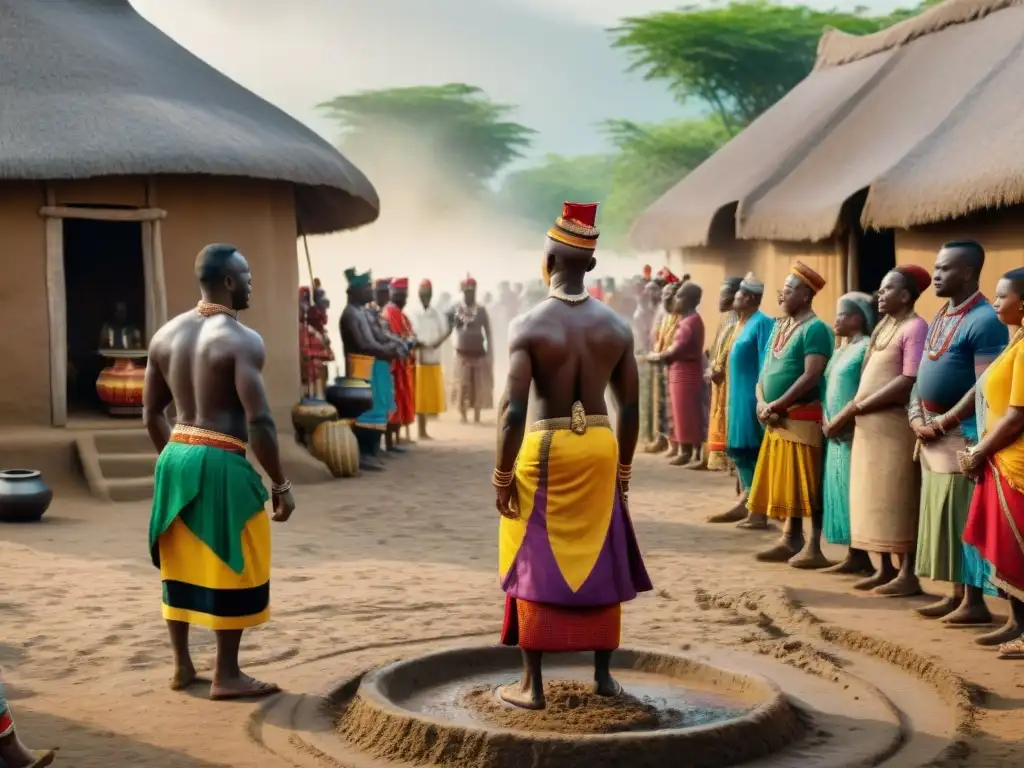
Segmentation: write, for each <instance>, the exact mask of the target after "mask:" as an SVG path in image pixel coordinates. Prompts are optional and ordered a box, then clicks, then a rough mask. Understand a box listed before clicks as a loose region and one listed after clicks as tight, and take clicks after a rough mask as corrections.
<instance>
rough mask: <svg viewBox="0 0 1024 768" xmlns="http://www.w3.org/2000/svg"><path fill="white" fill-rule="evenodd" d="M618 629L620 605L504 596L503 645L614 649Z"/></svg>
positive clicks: (550, 650)
mask: <svg viewBox="0 0 1024 768" xmlns="http://www.w3.org/2000/svg"><path fill="white" fill-rule="evenodd" d="M621 632H622V606H621V605H620V604H619V603H615V604H614V605H602V606H599V607H596V608H562V607H560V606H557V605H546V604H544V603H533V602H530V601H528V600H516V599H515V598H514V597H509V596H508V595H506V596H505V621H504V623H503V624H502V627H501V642H502V644H503V645H518V646H519V647H520V648H522V649H523V650H526V651H544V652H547V653H570V652H574V651H614V650H615V649H616V648H618V647H619V639H620V635H621Z"/></svg>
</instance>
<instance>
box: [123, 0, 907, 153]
mask: <svg viewBox="0 0 1024 768" xmlns="http://www.w3.org/2000/svg"><path fill="white" fill-rule="evenodd" d="M132 3H133V5H134V6H135V7H136V8H137V9H138V10H139V11H140V12H141V13H142V14H143V15H144V16H145V17H146V18H148V19H149V20H150V21H151V22H153V23H154V24H156V26H158V27H160V28H161V29H163V30H164V31H165V32H166V33H168V34H170V35H171V36H172V37H173V38H175V39H176V40H177V41H178V42H179V43H181V44H182V45H184V46H185V47H186V48H189V49H190V50H192V51H193V52H194V53H196V54H197V55H199V56H200V57H202V58H203V59H205V60H206V61H208V62H209V63H210V64H212V65H213V66H215V67H217V68H218V69H220V70H221V71H223V72H225V73H226V74H227V75H229V76H230V77H232V78H234V79H235V80H237V81H238V82H240V83H242V84H243V85H245V86H246V87H248V88H249V89H250V90H253V91H255V92H256V93H258V94H259V95H261V96H263V97H264V98H266V99H268V100H269V101H271V102H273V103H274V104H276V105H278V106H279V107H281V108H282V109H284V110H285V111H287V112H289V113H290V114H292V115H293V116H294V117H297V118H299V119H300V120H302V121H303V122H305V123H307V124H308V125H310V126H311V127H313V128H314V129H315V130H317V131H319V132H320V133H322V134H324V135H325V136H326V137H327V138H330V139H333V138H335V136H334V135H333V129H332V124H331V123H330V122H329V121H327V120H325V119H324V118H323V116H322V115H321V114H319V113H318V112H317V110H316V109H315V108H314V105H315V104H317V103H319V102H321V101H324V100H326V99H328V98H330V97H331V96H333V95H336V94H341V93H347V92H351V91H357V90H363V89H373V88H386V87H395V86H404V85H419V84H441V83H445V82H466V83H470V84H473V85H478V86H480V87H482V88H483V89H484V90H485V91H486V92H487V93H488V94H489V95H490V96H491V97H492V98H494V99H496V100H498V101H502V102H505V103H509V104H514V105H517V106H518V107H519V108H518V109H517V111H516V113H515V119H516V120H518V121H519V122H522V123H525V124H526V125H529V126H530V127H532V128H534V129H536V130H538V131H540V135H539V136H538V137H537V141H536V146H535V147H534V149H533V153H534V154H543V153H545V152H558V153H562V154H574V153H581V152H591V151H596V150H600V149H602V148H603V147H604V146H605V144H604V139H603V137H602V136H601V135H600V132H599V131H597V130H595V128H594V125H595V123H597V122H599V121H600V120H603V119H606V118H615V117H624V118H630V119H634V120H638V121H659V120H664V119H666V118H670V117H673V116H679V115H683V114H685V111H684V110H683V108H682V107H680V105H678V104H677V103H676V102H675V101H673V99H672V98H671V97H670V96H669V95H668V93H667V92H666V90H665V88H664V86H662V85H661V84H660V83H646V82H644V81H643V80H642V78H640V77H639V76H638V75H631V74H627V73H626V71H625V70H626V69H627V67H628V63H629V62H628V60H627V58H626V57H625V55H624V54H623V53H622V52H621V51H617V50H614V49H612V48H611V46H610V44H609V43H610V42H611V37H610V36H609V35H608V34H607V32H606V28H607V27H608V26H611V25H614V24H615V23H616V21H617V20H618V19H619V18H621V17H622V16H624V15H631V14H632V15H636V14H643V13H646V12H650V11H654V10H659V9H669V8H672V7H675V6H676V5H678V3H674V2H671V0H670V1H669V2H665V1H664V0H132ZM815 4H818V5H829V4H828V3H815ZM865 4H866V5H869V6H873V7H874V6H885V5H892V3H891V2H886V1H884V0H883V2H879V0H874V2H868V3H865ZM851 5H852V3H851ZM695 109H696V107H692V108H691V109H690V110H689V111H690V112H692V111H694V110H695Z"/></svg>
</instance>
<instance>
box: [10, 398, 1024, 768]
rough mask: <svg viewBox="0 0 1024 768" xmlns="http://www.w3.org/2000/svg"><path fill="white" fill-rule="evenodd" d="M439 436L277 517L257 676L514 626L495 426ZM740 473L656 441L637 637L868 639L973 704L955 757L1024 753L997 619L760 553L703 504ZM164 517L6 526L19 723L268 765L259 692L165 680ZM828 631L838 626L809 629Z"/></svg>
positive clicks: (203, 641)
mask: <svg viewBox="0 0 1024 768" xmlns="http://www.w3.org/2000/svg"><path fill="white" fill-rule="evenodd" d="M434 432H435V434H436V436H437V438H438V439H436V440H434V441H432V442H430V443H423V444H419V445H417V446H416V447H415V448H414V449H413V450H412V451H411V452H410V455H408V456H403V457H400V458H395V459H394V460H393V461H392V463H393V466H392V468H391V469H389V471H388V472H387V473H386V474H382V475H377V476H365V477H363V478H359V479H354V480H343V481H338V482H336V483H331V484H326V485H319V486H306V487H301V488H296V497H297V501H298V504H299V508H298V510H297V512H296V514H295V515H294V516H293V518H292V521H291V522H289V523H288V524H286V525H278V526H275V527H274V534H275V543H274V556H275V564H274V577H273V585H274V586H273V617H272V620H271V622H270V623H269V624H268V625H266V626H265V627H263V628H261V629H259V630H256V631H253V632H250V633H247V634H246V636H245V640H244V643H243V662H244V664H245V666H246V668H247V670H248V671H249V672H251V673H253V674H255V675H257V676H259V677H261V678H263V679H269V680H273V681H274V682H277V683H279V684H281V685H282V686H283V687H284V688H285V689H287V690H292V691H301V692H323V691H325V690H326V689H327V688H328V687H329V686H330V684H331V683H333V682H336V681H338V680H340V679H342V678H344V677H346V676H347V675H351V674H355V673H357V672H358V671H359V670H361V669H365V668H366V667H367V666H370V665H373V664H379V663H381V662H384V661H389V660H392V659H394V658H397V657H401V656H402V655H403V653H404V649H406V648H408V647H410V646H412V645H416V646H422V645H423V644H424V643H432V644H445V643H451V642H472V643H480V642H485V641H488V640H496V639H497V637H498V634H499V631H500V627H501V619H502V610H503V598H502V595H501V592H500V590H499V588H498V585H497V576H496V572H495V571H496V538H497V537H496V533H497V513H496V512H495V510H494V502H493V492H492V490H491V487H490V475H491V469H492V467H493V445H494V434H493V423H492V424H491V425H490V426H487V425H485V426H482V427H473V426H461V425H458V424H455V423H453V421H452V419H450V418H446V419H444V420H442V421H441V422H439V423H437V424H436V425H434ZM733 490H734V483H733V481H732V480H731V479H730V478H728V477H725V476H723V475H720V474H711V473H700V472H693V471H690V470H685V469H682V468H676V467H669V466H666V464H665V462H664V461H663V460H659V459H656V458H652V457H646V456H644V457H639V458H638V459H637V461H636V466H635V470H634V480H633V489H632V491H631V493H630V506H631V512H632V515H633V518H634V523H635V526H636V529H637V535H638V537H639V540H640V544H641V547H642V549H643V552H644V555H645V558H646V562H647V566H648V569H649V571H650V573H651V576H652V578H653V580H654V583H655V588H656V591H655V592H653V593H650V594H647V595H644V596H641V597H640V598H639V599H637V600H636V601H634V602H633V603H630V604H629V605H628V606H626V608H625V610H624V622H623V632H624V638H623V644H624V645H642V646H645V647H661V648H664V649H666V650H669V651H672V650H677V651H678V650H686V649H688V648H689V647H691V646H692V645H705V646H707V645H724V646H735V647H737V648H742V649H747V650H752V651H754V652H756V653H763V654H771V655H773V656H776V657H778V658H780V659H783V660H784V661H785V662H786V663H790V664H793V665H794V666H796V667H798V668H801V669H803V670H805V671H808V672H811V673H815V674H820V675H829V676H834V677H835V678H836V679H839V677H841V675H842V670H841V669H840V668H838V667H837V666H836V665H835V664H834V663H833V662H832V660H830V658H829V655H828V652H827V648H828V645H829V644H838V645H839V646H844V647H846V648H850V649H855V650H859V651H861V652H864V653H867V654H870V655H874V656H876V657H878V658H881V659H883V660H885V661H887V662H890V663H894V664H897V665H898V666H900V667H901V668H903V669H905V670H907V671H909V672H911V673H913V674H916V675H918V676H921V677H922V678H924V679H926V680H927V681H928V682H929V684H930V685H932V686H933V687H934V688H935V690H936V691H937V694H938V695H941V696H943V697H944V698H945V699H946V700H947V701H949V702H950V703H951V704H952V705H954V706H955V707H956V710H957V713H958V727H959V730H960V733H961V735H962V737H963V742H962V744H961V745H959V747H960V749H959V751H958V750H957V749H954V750H951V751H950V752H949V754H947V756H946V759H945V760H944V761H943V762H944V763H945V764H946V765H957V764H969V765H971V766H976V767H977V768H983V767H984V766H993V767H994V766H1005V765H1016V764H1024V743H1021V742H1020V741H1019V738H1020V717H1021V710H1022V708H1024V664H1020V663H1018V662H1012V661H1000V660H998V659H997V658H996V654H995V652H994V651H993V650H992V649H985V648H980V647H977V646H975V645H973V643H972V638H973V636H974V635H975V634H976V633H977V632H978V631H979V630H970V629H950V628H946V627H944V626H942V625H940V624H938V623H934V622H928V621H925V620H923V619H920V618H918V617H917V616H916V615H914V614H913V612H912V611H911V608H913V607H914V606H915V605H919V604H921V602H922V601H921V600H920V599H918V600H913V599H899V598H897V599H888V598H876V597H868V596H864V595H861V594H857V593H854V592H853V591H852V590H851V589H850V583H851V582H850V580H848V579H844V578H843V577H838V576H827V575H823V574H816V573H806V572H802V571H796V570H794V569H791V568H788V567H787V566H784V565H762V564H758V563H755V562H754V561H753V558H752V553H753V552H754V551H756V550H757V549H759V548H761V547H763V546H764V545H765V544H766V543H767V542H768V541H770V537H771V536H773V535H774V534H772V533H758V532H742V531H739V530H737V529H735V528H734V527H732V526H728V525H726V526H712V525H708V524H706V523H704V522H703V521H704V519H705V518H706V516H707V515H708V514H711V513H713V512H717V511H721V510H723V509H725V508H727V507H729V506H731V505H732V503H733ZM148 513H149V510H148V504H145V503H139V504H119V505H101V504H96V503H93V502H92V501H89V500H86V499H80V498H77V499H76V498H66V497H60V496H59V497H58V498H57V499H56V500H55V501H54V504H53V507H52V508H51V510H50V512H49V513H48V514H47V516H46V518H45V520H44V522H43V523H42V524H39V525H34V526H11V525H8V526H4V527H0V564H2V576H0V579H2V584H3V590H2V592H0V627H2V631H0V666H2V667H3V668H4V673H5V678H6V681H7V685H8V689H9V690H8V696H9V699H10V702H11V706H12V708H13V710H14V714H15V717H16V718H17V722H18V725H19V730H21V731H22V732H23V733H24V734H25V736H26V737H27V739H28V740H29V742H30V743H31V744H32V745H34V746H51V745H57V746H60V747H61V758H60V761H59V763H58V764H67V765H73V766H76V768H99V766H108V765H146V766H150V767H151V768H203V767H205V766H235V768H257V767H259V766H264V765H266V764H267V760H268V754H267V753H266V752H265V751H264V750H263V749H262V747H261V746H260V745H259V744H258V743H257V742H255V741H254V740H253V739H252V738H251V737H250V734H249V731H248V729H247V722H248V718H249V716H250V714H251V713H252V712H253V710H254V708H255V707H256V706H257V705H256V704H254V703H248V702H233V703H213V702H210V701H209V700H208V699H207V698H205V697H206V695H207V694H208V690H207V689H205V688H204V687H203V686H198V687H195V688H193V689H192V690H190V691H189V692H187V693H173V692H171V691H170V690H169V689H168V688H167V679H168V675H169V671H170V669H169V651H168V647H167V640H166V635H165V630H164V626H163V623H162V621H161V619H160V608H159V603H160V582H159V576H158V573H157V572H156V570H155V569H154V568H153V567H152V565H151V564H150V562H149V555H148V552H147V544H146V541H147V531H148ZM829 552H830V554H832V555H833V556H836V557H838V556H839V555H840V554H841V553H840V552H839V551H838V550H835V549H830V550H829ZM783 588H785V589H783ZM995 607H996V608H997V610H998V611H999V612H1000V613H1003V612H1004V611H1005V608H1004V606H1002V605H1000V604H998V603H996V604H995ZM808 636H810V637H814V638H815V639H816V640H819V641H820V643H818V642H816V643H815V644H814V646H813V647H811V646H810V645H808V644H807V643H806V641H805V640H803V639H799V638H806V637H808ZM193 648H194V653H195V658H196V661H197V663H198V666H199V667H200V668H201V669H204V670H206V671H207V672H208V671H209V669H210V665H211V661H212V654H213V636H212V634H211V633H209V632H206V631H202V630H196V631H195V632H194V634H193ZM325 669H326V670H329V671H328V672H326V673H325V671H324V670H325ZM968 748H969V749H970V750H971V752H970V754H969V757H965V755H967V754H968Z"/></svg>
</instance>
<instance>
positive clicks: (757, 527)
mask: <svg viewBox="0 0 1024 768" xmlns="http://www.w3.org/2000/svg"><path fill="white" fill-rule="evenodd" d="M736 527H737V528H741V529H743V530H745V531H766V530H768V515H755V514H754V513H753V512H751V513H750V514H748V515H747V519H746V520H743V521H742V522H739V523H736Z"/></svg>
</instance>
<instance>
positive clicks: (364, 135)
mask: <svg viewBox="0 0 1024 768" xmlns="http://www.w3.org/2000/svg"><path fill="white" fill-rule="evenodd" d="M319 107H320V108H321V109H323V110H325V111H326V112H327V114H328V116H330V117H331V118H333V119H334V120H336V121H337V122H338V124H339V126H340V127H341V131H342V135H341V145H342V146H343V147H344V149H345V150H346V151H348V152H350V153H351V154H352V156H353V157H355V158H357V159H364V160H365V159H367V158H368V163H369V165H370V166H371V168H372V166H373V165H374V158H377V157H379V156H381V155H384V154H388V153H389V152H390V153H393V152H394V151H395V148H396V145H397V146H399V147H401V149H402V151H404V152H412V153H414V154H417V155H419V156H420V157H414V158H412V162H413V163H416V162H418V161H420V160H421V159H425V158H429V160H430V162H431V165H432V167H433V168H434V169H435V170H437V171H440V170H442V169H443V171H444V173H446V174H451V175H452V176H453V177H458V178H459V179H461V182H462V183H463V184H464V185H465V186H466V187H467V188H473V189H477V190H479V189H481V188H482V187H483V186H484V185H485V184H486V183H487V182H488V181H490V180H491V179H492V178H493V177H494V176H495V174H497V173H498V171H500V170H501V169H502V168H504V167H505V166H506V165H507V164H508V163H510V162H511V161H513V160H515V159H517V158H519V157H521V156H522V151H523V150H525V149H526V148H527V147H529V146H530V143H531V141H532V137H533V134H534V131H533V130H532V129H530V128H527V127H526V126H524V125H520V124H519V123H515V122H512V121H510V120H509V119H508V116H509V114H510V113H511V112H512V110H513V108H512V107H510V106H508V105H505V104H496V103H494V102H492V101H491V100H490V99H489V98H487V96H486V95H485V94H484V93H483V91H481V90H480V89H479V88H476V87H474V86H471V85H466V84H464V83H450V84H448V85H441V86H414V87H409V88H387V89H384V90H377V91H363V92H361V93H354V94H349V95H345V96H338V97H336V98H333V99H331V100H330V101H327V102H324V103H323V104H320V105H319Z"/></svg>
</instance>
